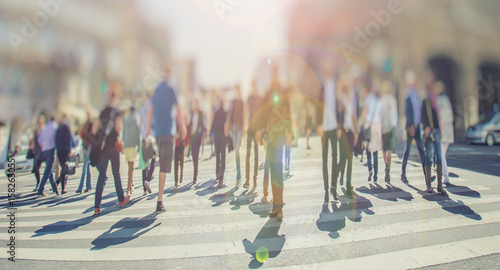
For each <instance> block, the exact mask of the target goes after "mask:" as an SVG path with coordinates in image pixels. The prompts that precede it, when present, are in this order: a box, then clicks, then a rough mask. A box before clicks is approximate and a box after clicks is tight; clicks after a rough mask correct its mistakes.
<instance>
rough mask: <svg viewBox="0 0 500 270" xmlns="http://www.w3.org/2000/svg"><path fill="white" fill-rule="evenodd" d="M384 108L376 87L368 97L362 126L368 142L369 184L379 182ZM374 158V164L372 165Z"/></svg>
mask: <svg viewBox="0 0 500 270" xmlns="http://www.w3.org/2000/svg"><path fill="white" fill-rule="evenodd" d="M381 111H382V106H381V104H380V98H379V92H378V90H377V89H376V88H375V86H374V85H372V86H371V88H370V92H369V93H368V95H366V98H365V105H364V108H363V115H362V117H361V119H362V120H361V125H362V126H363V132H364V135H363V137H364V138H365V139H366V140H367V147H366V161H367V164H368V182H370V181H371V180H372V177H373V182H375V183H376V182H377V180H378V151H380V150H382V119H381ZM372 156H373V163H372Z"/></svg>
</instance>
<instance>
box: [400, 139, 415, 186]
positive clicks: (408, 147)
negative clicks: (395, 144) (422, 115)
mask: <svg viewBox="0 0 500 270" xmlns="http://www.w3.org/2000/svg"><path fill="white" fill-rule="evenodd" d="M412 140H413V137H412V136H410V134H407V136H406V144H405V152H404V155H403V165H402V168H401V181H403V182H408V179H407V178H406V165H407V164H408V157H409V156H410V150H411V142H412Z"/></svg>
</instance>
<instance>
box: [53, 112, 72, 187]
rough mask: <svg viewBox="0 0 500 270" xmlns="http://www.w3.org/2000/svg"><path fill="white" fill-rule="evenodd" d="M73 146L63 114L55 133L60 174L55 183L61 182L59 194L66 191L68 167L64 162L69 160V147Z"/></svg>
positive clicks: (66, 118) (66, 120)
mask: <svg viewBox="0 0 500 270" xmlns="http://www.w3.org/2000/svg"><path fill="white" fill-rule="evenodd" d="M73 147H75V141H74V140H73V135H72V134H71V130H70V128H69V119H68V116H67V115H64V116H63V118H62V119H61V122H60V123H59V128H58V129H57V133H56V150H57V158H58V159H59V165H60V166H61V174H60V175H59V178H57V181H56V184H59V183H60V184H61V194H65V193H66V182H67V181H68V179H67V177H68V173H69V167H68V164H66V163H67V162H68V161H69V156H70V154H71V148H73Z"/></svg>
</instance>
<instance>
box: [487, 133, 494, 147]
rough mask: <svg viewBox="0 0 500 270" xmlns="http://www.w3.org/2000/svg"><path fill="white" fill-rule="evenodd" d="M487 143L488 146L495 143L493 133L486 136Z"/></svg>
mask: <svg viewBox="0 0 500 270" xmlns="http://www.w3.org/2000/svg"><path fill="white" fill-rule="evenodd" d="M486 144H487V145H488V146H493V145H495V137H493V134H488V136H486Z"/></svg>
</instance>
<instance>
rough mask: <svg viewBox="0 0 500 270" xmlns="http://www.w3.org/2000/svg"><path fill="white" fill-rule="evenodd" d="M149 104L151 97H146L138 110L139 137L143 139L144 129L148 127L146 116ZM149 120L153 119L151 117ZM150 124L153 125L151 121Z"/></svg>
mask: <svg viewBox="0 0 500 270" xmlns="http://www.w3.org/2000/svg"><path fill="white" fill-rule="evenodd" d="M151 105H152V103H151V99H148V100H146V102H145V103H144V105H143V106H142V107H141V109H140V110H139V115H140V117H141V138H142V139H143V140H145V139H146V130H147V129H148V117H149V110H150V109H151ZM151 121H153V119H151ZM151 126H153V123H151Z"/></svg>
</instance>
